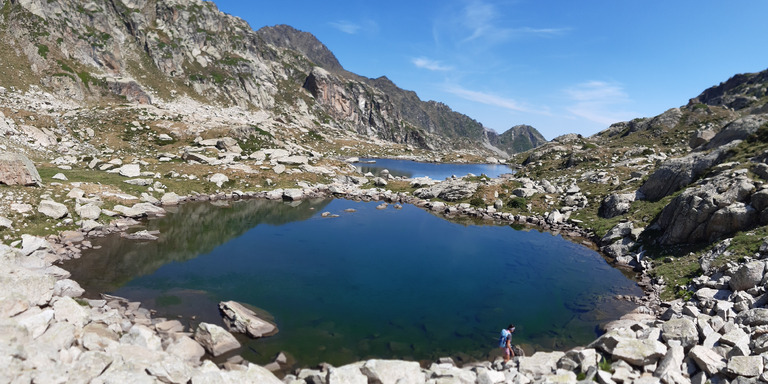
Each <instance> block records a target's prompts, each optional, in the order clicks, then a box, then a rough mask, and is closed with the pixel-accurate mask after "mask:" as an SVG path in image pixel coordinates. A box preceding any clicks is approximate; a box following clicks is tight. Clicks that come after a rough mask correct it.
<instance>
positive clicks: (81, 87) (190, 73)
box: [0, 0, 527, 153]
mask: <svg viewBox="0 0 768 384" xmlns="http://www.w3.org/2000/svg"><path fill="white" fill-rule="evenodd" d="M2 4H3V5H2V11H1V12H0V21H1V23H0V37H1V40H2V42H0V49H1V50H2V51H3V52H7V54H6V55H7V56H9V59H8V60H7V61H6V65H5V66H3V67H2V71H1V72H0V81H2V82H3V84H4V85H7V86H15V87H17V88H21V89H26V88H28V87H29V86H30V85H40V86H43V87H44V88H45V89H46V90H48V91H50V92H54V93H57V94H59V95H60V96H65V97H68V98H71V99H74V100H77V101H79V102H85V103H88V102H90V103H94V102H95V103H100V102H104V101H106V100H111V99H114V100H113V101H130V102H137V103H143V104H148V103H153V101H154V100H163V101H168V100H176V99H178V98H180V97H189V98H192V99H194V100H197V101H198V102H202V103H206V104H211V105H214V106H222V107H226V106H238V107H240V108H245V109H250V110H257V111H258V110H261V111H266V112H268V113H269V114H271V116H278V117H279V116H282V118H281V119H280V120H282V121H283V122H284V123H285V124H289V123H294V124H297V125H299V126H303V127H304V128H307V129H318V130H320V131H325V132H333V134H335V135H339V134H346V135H352V136H362V137H364V138H365V137H368V138H378V139H383V140H387V141H390V142H394V143H400V144H405V145H410V146H413V147H415V148H422V149H432V150H446V149H469V150H475V151H479V152H480V153H504V152H505V151H506V152H510V150H515V149H516V148H523V147H525V146H526V145H527V144H526V145H509V144H508V140H506V141H503V142H504V143H505V144H503V146H504V148H497V147H496V146H495V145H496V144H494V142H492V141H491V140H493V137H494V136H493V135H491V137H490V138H489V136H488V135H487V134H486V132H485V131H486V130H485V128H483V126H482V124H480V123H479V122H477V121H475V120H472V119H471V118H469V117H467V116H465V115H462V114H459V113H457V112H454V111H452V110H451V109H450V108H448V107H447V106H445V105H444V104H441V103H436V102H423V101H421V100H420V99H419V98H418V96H417V95H416V94H415V93H414V92H409V91H405V90H402V89H400V88H398V87H397V86H396V85H395V84H393V83H392V82H391V81H389V80H388V79H386V78H385V77H381V78H378V79H368V78H364V77H361V76H357V75H355V74H352V73H350V72H347V71H345V70H344V69H343V67H342V66H341V64H340V63H339V62H338V60H337V59H336V57H335V56H334V55H333V53H331V52H330V51H329V50H328V49H327V47H325V45H323V44H322V43H321V42H319V41H318V40H317V39H316V38H315V37H314V36H312V35H311V34H309V33H306V32H301V31H297V30H295V29H293V28H291V27H289V26H285V25H279V26H274V27H265V28H261V29H260V30H258V31H254V30H252V29H251V28H250V26H249V25H248V24H247V23H246V22H245V21H243V20H242V19H240V18H237V17H234V16H231V15H227V14H224V13H222V12H220V11H219V10H218V9H217V8H216V6H215V4H213V3H211V2H204V1H199V0H191V1H181V0H96V1H92V2H88V3H83V2H82V1H76V0H64V1H55V2H51V1H46V0H5V1H4V2H3V3H2ZM276 128H280V127H276ZM496 142H497V143H500V142H499V141H496Z"/></svg>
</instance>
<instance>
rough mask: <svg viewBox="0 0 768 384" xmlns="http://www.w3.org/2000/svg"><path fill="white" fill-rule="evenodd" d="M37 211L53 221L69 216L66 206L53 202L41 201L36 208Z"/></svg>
mask: <svg viewBox="0 0 768 384" xmlns="http://www.w3.org/2000/svg"><path fill="white" fill-rule="evenodd" d="M37 211H38V212H40V213H42V214H43V215H46V216H48V217H52V218H54V219H61V218H64V217H66V216H67V215H68V214H69V210H68V209H67V206H66V205H64V204H61V203H57V202H55V201H53V200H43V201H41V202H40V205H38V206H37Z"/></svg>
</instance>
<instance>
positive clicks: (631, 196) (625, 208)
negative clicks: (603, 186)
mask: <svg viewBox="0 0 768 384" xmlns="http://www.w3.org/2000/svg"><path fill="white" fill-rule="evenodd" d="M635 196H636V194H635V193H621V194H617V193H612V194H610V195H608V196H606V198H605V199H603V201H602V203H601V204H600V208H598V210H597V214H598V216H600V217H603V218H606V219H610V218H612V217H616V216H620V215H623V214H625V213H627V212H629V208H630V207H631V206H632V202H634V201H635Z"/></svg>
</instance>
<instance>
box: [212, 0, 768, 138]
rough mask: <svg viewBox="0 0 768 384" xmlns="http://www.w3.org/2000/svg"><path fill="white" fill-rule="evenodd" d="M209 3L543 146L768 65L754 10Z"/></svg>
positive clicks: (518, 3)
mask: <svg viewBox="0 0 768 384" xmlns="http://www.w3.org/2000/svg"><path fill="white" fill-rule="evenodd" d="M214 2H215V3H216V5H217V6H218V7H219V9H221V10H222V11H224V12H227V13H229V14H232V15H234V16H238V17H241V18H243V19H244V20H246V21H247V22H248V23H249V24H250V25H251V27H252V28H253V29H259V28H261V27H264V26H272V25H277V24H287V25H290V26H292V27H294V28H296V29H299V30H302V31H305V32H309V33H312V34H313V35H315V36H316V37H317V38H318V39H319V40H320V41H321V42H322V43H324V44H325V45H326V46H327V47H328V48H329V49H330V50H331V52H333V53H334V55H336V57H337V58H338V59H339V62H340V63H341V64H342V66H344V68H345V69H347V70H349V71H351V72H354V73H357V74H359V75H362V76H366V77H371V78H376V77H380V76H386V77H387V78H389V79H390V80H392V81H393V82H394V83H395V84H396V85H397V86H399V87H401V88H403V89H406V90H412V91H415V92H416V93H417V94H418V95H419V97H420V98H421V99H422V100H435V101H439V102H442V103H445V104H447V105H448V106H450V107H451V108H452V109H453V110H455V111H458V112H461V113H463V114H466V115H468V116H470V117H471V118H473V119H475V120H478V121H480V122H481V123H483V125H485V126H486V127H488V128H491V129H494V130H496V131H497V132H503V131H505V130H507V129H509V128H510V127H512V126H514V125H518V124H529V125H532V126H533V127H535V128H536V129H538V130H539V131H540V132H541V133H542V134H543V135H544V136H545V137H546V138H547V139H552V138H554V137H556V136H559V135H562V134H566V133H579V134H582V135H592V134H594V133H597V132H598V131H601V130H603V129H605V128H607V127H608V126H609V125H610V124H612V123H615V122H619V121H626V120H631V119H633V118H637V117H652V116H655V115H658V114H660V113H662V112H664V111H665V110H667V109H669V108H674V107H678V106H681V105H685V104H686V103H687V102H688V99H690V98H693V97H696V96H698V95H699V94H700V93H701V92H702V91H704V90H705V89H706V88H709V87H711V86H714V85H717V84H719V83H720V82H723V81H726V80H727V79H728V78H729V77H731V76H733V75H735V74H737V73H744V72H757V71H761V70H764V69H766V68H768V50H767V49H764V47H765V36H768V23H765V21H764V15H766V14H768V2H765V1H761V2H750V1H743V0H736V1H733V2H720V1H714V0H705V1H692V0H678V1H674V2H661V1H650V2H624V1H608V0H605V1H590V0H585V1H582V2H573V1H565V0H553V1H546V2H542V1H538V2H537V1H532V0H444V1H432V0H427V1H419V2H411V1H403V0H390V1H388V2H359V1H349V0H337V1H334V2H327V3H322V4H321V5H318V3H317V2H313V1H309V0H283V1H277V2H258V3H257V2H238V1H234V0H215V1H214Z"/></svg>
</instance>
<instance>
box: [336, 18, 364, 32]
mask: <svg viewBox="0 0 768 384" xmlns="http://www.w3.org/2000/svg"><path fill="white" fill-rule="evenodd" d="M328 24H330V26H332V27H334V28H336V29H338V30H339V31H342V32H344V33H348V34H350V35H354V34H357V33H358V32H360V30H361V29H362V28H363V26H362V25H360V24H356V23H353V22H351V21H346V20H341V21H333V22H330V23H328Z"/></svg>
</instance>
